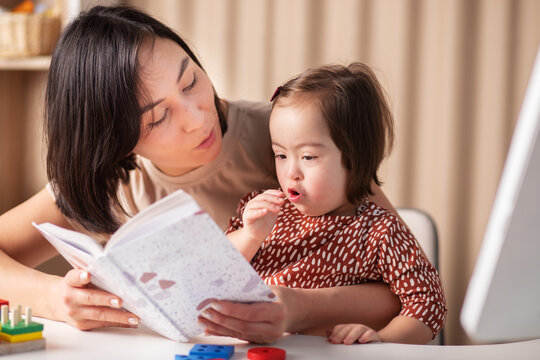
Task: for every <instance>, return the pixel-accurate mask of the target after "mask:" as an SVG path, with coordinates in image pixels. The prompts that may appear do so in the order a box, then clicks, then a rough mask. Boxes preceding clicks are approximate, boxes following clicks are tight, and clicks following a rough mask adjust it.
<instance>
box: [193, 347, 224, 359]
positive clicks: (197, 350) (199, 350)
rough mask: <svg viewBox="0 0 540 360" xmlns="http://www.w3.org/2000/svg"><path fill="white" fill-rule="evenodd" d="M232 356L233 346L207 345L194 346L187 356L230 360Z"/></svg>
mask: <svg viewBox="0 0 540 360" xmlns="http://www.w3.org/2000/svg"><path fill="white" fill-rule="evenodd" d="M233 354H234V346H232V345H207V344H195V345H194V346H193V347H192V348H191V350H190V351H189V356H193V355H199V356H204V358H205V359H215V358H221V359H230V358H231V356H232V355H233Z"/></svg>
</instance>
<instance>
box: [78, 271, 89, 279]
mask: <svg viewBox="0 0 540 360" xmlns="http://www.w3.org/2000/svg"><path fill="white" fill-rule="evenodd" d="M79 279H81V281H87V280H88V273H87V272H86V271H83V272H81V274H80V275H79Z"/></svg>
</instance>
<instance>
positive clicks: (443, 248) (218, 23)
mask: <svg viewBox="0 0 540 360" xmlns="http://www.w3.org/2000/svg"><path fill="white" fill-rule="evenodd" d="M128 3H129V4H132V5H136V6H139V7H141V8H143V9H146V10H147V11H149V12H150V13H152V14H154V15H155V16H157V17H159V18H160V19H161V20H163V21H165V22H166V23H168V24H169V25H170V26H172V27H173V28H174V29H176V30H177V31H178V32H179V33H180V34H181V35H183V36H184V37H186V38H187V40H189V42H190V44H191V45H192V46H193V47H194V48H195V49H196V51H197V52H198V54H199V55H200V57H201V59H202V62H203V64H204V66H205V67H206V70H207V71H208V73H209V74H210V76H211V78H212V79H213V81H214V84H215V86H216V89H217V90H218V92H219V93H220V94H221V95H222V96H224V97H225V98H247V99H254V100H267V99H268V98H269V97H270V96H271V94H272V93H273V91H274V89H275V87H276V86H278V85H279V84H280V83H281V82H283V81H284V80H286V79H287V78H289V77H290V76H292V75H294V74H296V73H298V72H301V71H303V70H304V69H306V68H307V67H309V66H313V65H318V64H322V63H327V62H340V63H343V62H349V61H355V60H358V61H362V62H365V63H367V64H369V65H371V66H372V67H374V68H375V69H377V73H378V75H379V77H380V80H381V81H382V82H383V83H384V85H385V87H386V90H387V92H388V95H389V98H390V99H391V103H392V105H393V111H394V114H395V118H396V127H397V142H396V146H395V148H394V152H393V154H392V156H391V157H390V158H389V159H388V160H387V161H386V162H385V163H384V165H383V169H382V171H381V174H382V178H383V180H384V182H385V185H384V187H383V189H384V191H385V193H386V194H387V196H388V197H389V198H390V199H391V201H392V202H393V204H394V205H395V206H412V207H417V208H420V209H423V210H425V211H427V212H429V213H430V214H431V215H432V216H433V217H434V219H435V221H436V223H437V226H438V230H439V232H440V258H441V269H440V273H441V277H442V280H443V284H444V289H445V291H446V295H447V299H448V305H449V309H450V311H449V318H448V322H447V325H446V342H447V343H449V344H461V343H467V342H468V339H467V337H466V336H465V334H464V332H463V330H462V329H461V326H460V324H459V312H460V308H461V303H462V301H463V297H464V294H465V291H466V287H467V284H468V280H469V277H470V275H471V272H472V269H473V266H474V262H475V260H476V255H477V252H478V249H479V246H480V243H481V240H482V236H483V232H484V227H485V225H486V222H487V218H488V215H489V210H490V207H491V205H492V202H493V198H494V195H495V191H496V187H497V184H498V180H499V176H500V173H501V170H502V166H503V163H504V159H505V156H506V152H507V149H508V145H509V142H510V139H511V135H512V131H513V127H514V124H515V120H516V118H517V115H518V112H519V108H520V105H521V101H522V96H523V94H524V91H525V87H526V84H527V79H528V76H529V72H530V70H531V66H532V63H533V60H534V56H535V54H536V51H537V49H538V46H539V44H540V1H537V0H528V1H527V0H521V1H520V0H518V1H512V0H484V1H480V0H402V1H398V0H371V1H370V0H365V1H356V0H266V1H264V0H227V1H223V0H184V1H176V0H170V1H150V0H130V1H128Z"/></svg>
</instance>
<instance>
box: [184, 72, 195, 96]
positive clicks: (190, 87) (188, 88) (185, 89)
mask: <svg viewBox="0 0 540 360" xmlns="http://www.w3.org/2000/svg"><path fill="white" fill-rule="evenodd" d="M196 83H197V76H196V75H195V73H193V81H192V82H191V84H189V85H188V86H186V87H185V88H183V89H182V91H184V92H185V91H189V90H191V89H193V87H194V86H195V84H196Z"/></svg>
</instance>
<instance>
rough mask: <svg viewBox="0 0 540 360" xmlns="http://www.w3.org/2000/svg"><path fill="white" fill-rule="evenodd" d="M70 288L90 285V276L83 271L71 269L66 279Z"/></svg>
mask: <svg viewBox="0 0 540 360" xmlns="http://www.w3.org/2000/svg"><path fill="white" fill-rule="evenodd" d="M64 279H65V281H66V282H67V283H68V285H69V286H73V287H83V286H85V285H88V284H90V274H89V273H88V272H87V271H84V270H81V269H71V270H70V271H68V273H67V274H66V276H65V277H64Z"/></svg>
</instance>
